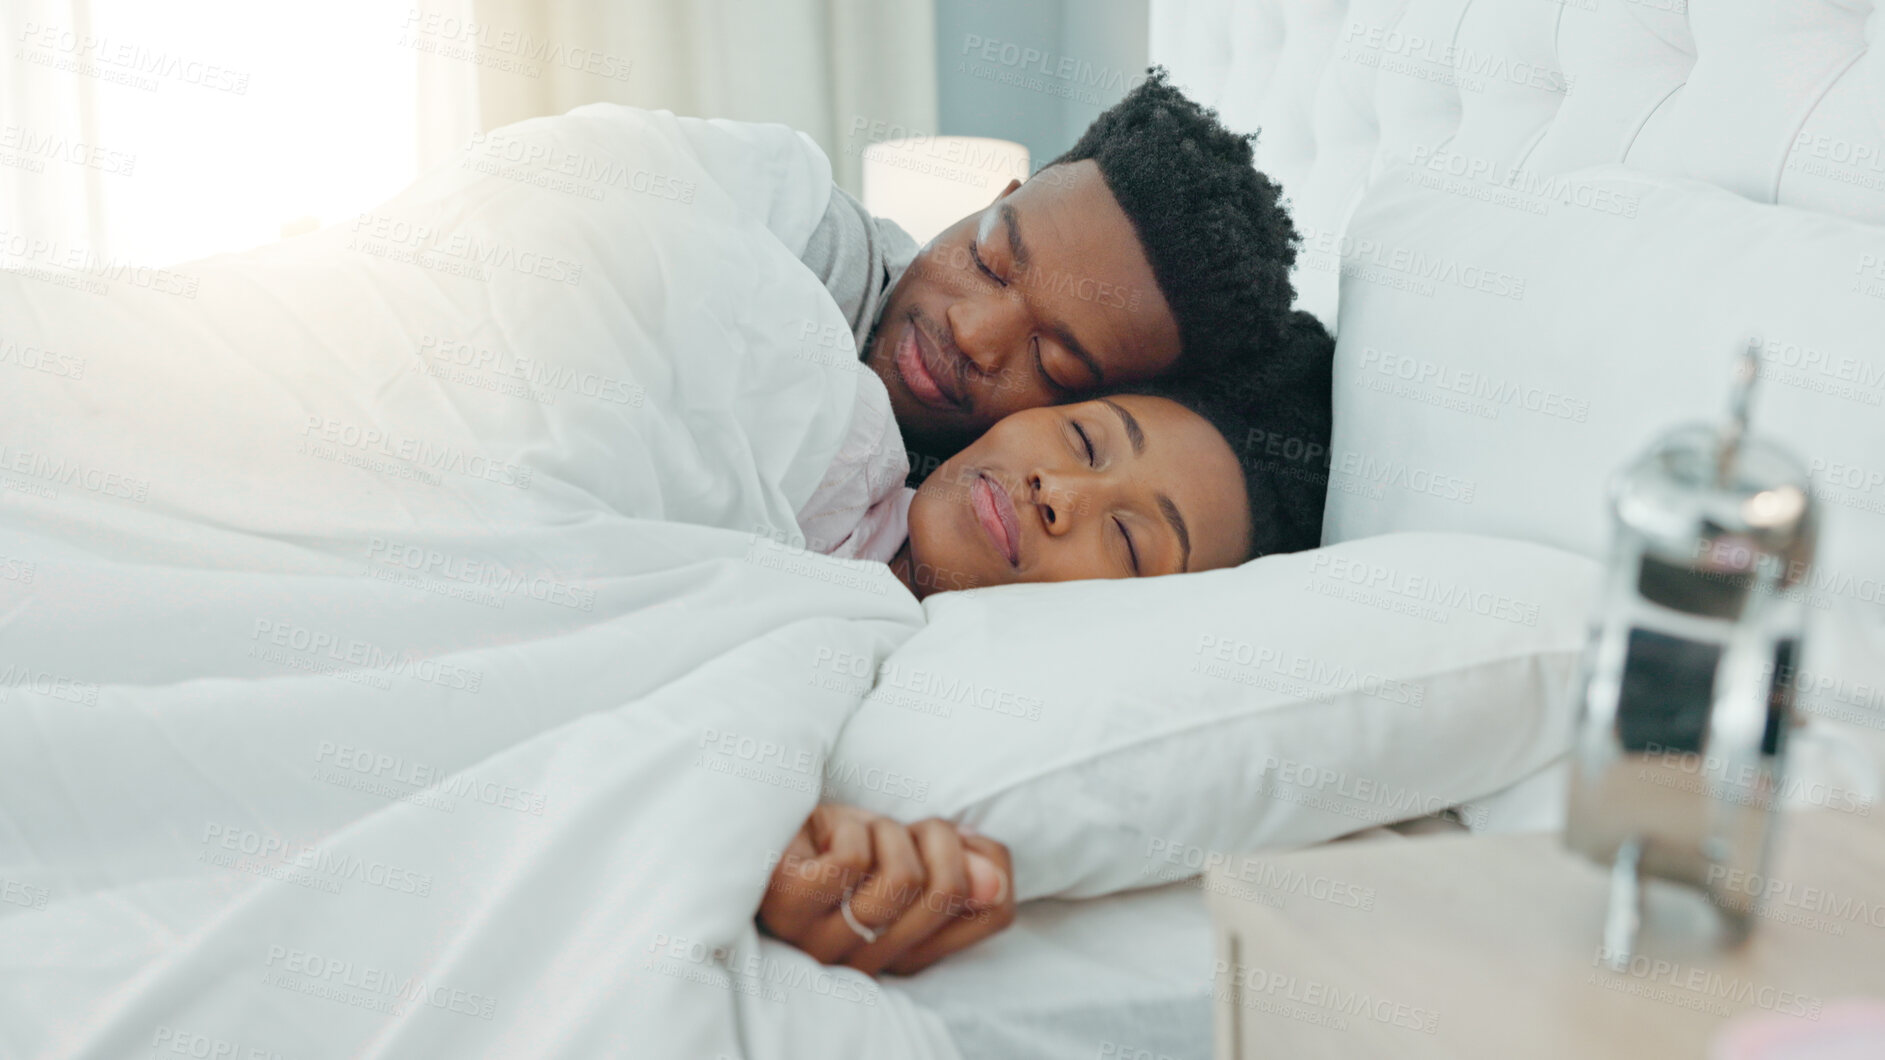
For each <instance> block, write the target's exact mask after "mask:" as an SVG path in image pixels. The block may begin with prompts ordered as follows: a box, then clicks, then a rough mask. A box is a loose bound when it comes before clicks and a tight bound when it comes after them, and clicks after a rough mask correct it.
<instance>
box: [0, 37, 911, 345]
mask: <svg viewBox="0 0 1885 1060" xmlns="http://www.w3.org/2000/svg"><path fill="white" fill-rule="evenodd" d="M931 3H932V0H698V2H691V0H320V2H319V3H302V4H290V3H287V2H286V0H266V2H257V0H0V34H3V35H4V36H0V268H16V269H18V268H35V267H46V266H50V265H57V264H65V263H70V262H72V261H75V260H86V261H93V262H96V261H99V260H107V261H119V260H121V261H125V262H129V263H134V264H141V265H165V264H170V263H174V262H177V261H182V260H186V259H189V258H193V257H200V256H202V255H206V254H211V253H216V252H219V251H227V250H238V249H241V248H243V247H247V246H253V245H255V244H257V243H261V242H267V241H270V240H274V239H277V238H280V237H282V236H283V235H291V234H294V233H295V232H298V231H303V230H306V229H309V228H312V227H316V226H319V225H323V224H334V223H339V222H343V221H346V220H348V219H349V218H351V217H353V216H355V215H356V214H358V213H360V212H361V211H363V210H367V209H370V208H371V207H372V206H373V205H374V204H375V203H377V202H379V201H381V200H383V199H384V198H386V197H387V196H389V195H391V194H392V193H393V192H395V191H397V190H398V189H399V188H400V187H402V186H404V185H405V184H407V183H409V182H410V181H411V180H412V179H413V177H414V176H415V175H416V174H417V172H418V171H419V170H421V169H423V168H424V167H426V166H428V165H430V164H432V163H433V162H436V161H438V160H440V159H442V158H445V157H446V156H448V155H449V154H451V153H452V152H454V151H456V150H457V149H458V148H459V147H461V146H462V145H463V144H464V142H465V140H466V139H467V138H468V137H469V136H470V135H471V134H472V133H475V132H477V131H479V130H481V129H482V130H489V129H493V128H496V127H497V126H499V125H503V124H506V123H508V122H511V121H516V120H518V119H521V118H527V117H533V116H536V115H541V114H559V113H562V112H563V111H566V110H568V109H569V108H571V107H574V106H578V105H581V104H583V103H588V102H592V101H597V100H608V101H615V102H622V103H632V104H635V105H637V106H643V107H665V108H667V109H670V110H674V111H676V112H679V113H683V114H695V115H701V116H706V117H726V118H737V119H742V120H747V121H777V122H784V123H786V124H788V125H792V126H794V127H796V128H799V129H803V130H805V131H806V132H807V133H809V134H811V136H812V137H813V138H814V139H816V140H817V141H818V143H819V145H820V146H822V147H823V148H824V149H825V151H826V153H827V154H829V155H830V156H831V160H832V165H833V170H834V175H835V176H836V178H837V180H838V182H839V183H840V184H841V185H843V186H844V187H846V188H847V189H849V190H850V191H852V192H853V193H854V194H855V193H857V192H858V191H859V187H858V172H859V158H860V155H861V153H862V151H863V149H864V148H865V147H866V146H868V145H869V143H870V141H871V140H872V139H882V138H885V137H886V136H897V135H908V134H912V133H919V132H921V133H930V132H934V131H935V127H936V62H935V29H934V15H933V12H932V9H931ZM3 324H4V322H3V321H0V326H3Z"/></svg>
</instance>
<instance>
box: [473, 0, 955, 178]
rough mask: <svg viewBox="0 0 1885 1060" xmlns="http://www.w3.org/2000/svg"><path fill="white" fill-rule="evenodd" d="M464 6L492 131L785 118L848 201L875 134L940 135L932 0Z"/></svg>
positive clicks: (526, 0) (483, 112)
mask: <svg viewBox="0 0 1885 1060" xmlns="http://www.w3.org/2000/svg"><path fill="white" fill-rule="evenodd" d="M465 2H466V3H470V4H473V5H474V6H475V9H476V11H475V15H476V17H477V18H478V19H479V21H480V22H481V23H482V24H481V26H480V28H479V30H478V31H477V33H476V38H477V40H478V42H479V45H480V51H479V62H478V64H477V66H476V70H477V85H478V91H477V102H478V107H479V113H478V124H480V125H481V126H482V127H483V128H485V129H491V128H495V127H497V126H499V125H503V124H505V123H507V122H512V121H516V120H518V119H520V118H528V117H533V116H536V115H540V114H560V113H562V112H563V111H566V110H568V109H570V108H571V107H574V106H578V105H580V104H583V103H589V102H594V101H597V100H607V101H612V102H617V103H630V104H634V105H635V106H639V107H658V108H666V109H668V110H672V111H675V112H676V113H680V114H694V115H701V116H704V117H717V118H735V119H739V120H742V121H776V122H783V123H785V124H787V125H790V126H792V127H794V128H797V129H802V130H804V131H805V132H806V133H808V134H810V136H811V137H812V138H813V139H814V140H816V141H817V142H818V144H819V146H820V147H823V148H824V149H825V153H826V154H827V155H829V156H830V157H831V161H832V168H833V172H834V175H835V176H836V178H837V180H838V183H839V184H840V185H842V186H844V187H845V188H846V189H847V190H849V191H851V192H852V193H853V194H857V193H858V190H859V189H858V173H859V159H860V156H861V155H862V152H863V149H864V148H865V147H867V146H869V143H870V141H871V138H872V137H873V136H875V137H876V138H877V139H883V138H885V137H886V136H887V135H908V134H912V133H934V132H935V131H936V30H935V14H934V9H933V6H932V0H465ZM440 28H441V29H443V27H440ZM539 57H540V58H539ZM873 130H875V131H874V132H873Z"/></svg>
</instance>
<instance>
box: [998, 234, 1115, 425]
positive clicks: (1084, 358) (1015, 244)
mask: <svg viewBox="0 0 1885 1060" xmlns="http://www.w3.org/2000/svg"><path fill="white" fill-rule="evenodd" d="M995 214H996V216H998V217H1000V218H1001V226H1002V227H1003V228H1005V229H1007V230H1008V255H1009V256H1010V257H1011V258H1013V259H1014V263H1015V268H1016V270H1017V271H1020V272H1026V271H1027V269H1028V267H1029V264H1030V263H1031V261H1032V260H1033V259H1032V258H1030V257H1029V255H1028V244H1027V241H1026V240H1024V239H1022V238H1021V215H1020V214H1019V213H1017V212H1016V211H1015V208H1014V206H1013V205H1012V204H1010V203H1008V202H1007V201H1005V200H1004V201H1003V202H1002V203H1001V204H1000V205H999V206H997V207H995ZM1047 330H1048V331H1049V332H1051V333H1052V334H1053V336H1054V337H1055V338H1057V339H1059V340H1060V344H1061V345H1062V346H1065V347H1066V348H1067V352H1068V353H1071V354H1073V355H1074V357H1075V358H1077V359H1078V360H1079V361H1080V363H1081V364H1084V365H1086V367H1087V371H1089V372H1092V373H1093V385H1094V386H1096V387H1097V386H1099V385H1101V384H1103V383H1105V382H1106V372H1105V370H1104V369H1102V368H1101V367H1100V359H1099V358H1098V357H1095V356H1093V354H1092V353H1090V352H1088V350H1087V348H1086V347H1085V346H1083V345H1081V343H1080V340H1079V339H1077V338H1074V336H1073V330H1072V329H1071V328H1069V327H1067V325H1066V324H1064V323H1061V322H1059V321H1053V322H1050V323H1049V324H1048V325H1047Z"/></svg>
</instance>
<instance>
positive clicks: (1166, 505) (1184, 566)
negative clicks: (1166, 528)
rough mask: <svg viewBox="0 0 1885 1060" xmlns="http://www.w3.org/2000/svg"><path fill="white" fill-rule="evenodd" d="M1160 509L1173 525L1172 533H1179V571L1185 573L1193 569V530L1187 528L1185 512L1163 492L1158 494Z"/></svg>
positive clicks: (1167, 520) (1166, 519)
mask: <svg viewBox="0 0 1885 1060" xmlns="http://www.w3.org/2000/svg"><path fill="white" fill-rule="evenodd" d="M1158 510H1159V514H1161V515H1163V516H1165V521H1166V522H1168V523H1170V524H1171V525H1172V533H1174V534H1177V535H1178V573H1180V574H1183V573H1185V572H1186V571H1188V570H1190V569H1191V531H1190V530H1188V529H1186V528H1185V516H1184V513H1182V512H1180V511H1179V510H1178V505H1176V504H1173V503H1172V499H1171V498H1170V497H1167V496H1166V495H1164V494H1163V493H1161V494H1159V495H1158Z"/></svg>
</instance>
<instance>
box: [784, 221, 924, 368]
mask: <svg viewBox="0 0 1885 1060" xmlns="http://www.w3.org/2000/svg"><path fill="white" fill-rule="evenodd" d="M916 251H917V246H916V240H914V239H911V238H910V235H909V233H908V232H905V231H904V230H903V229H902V228H900V227H898V226H897V223H896V222H895V221H889V220H885V219H884V218H881V217H872V216H871V215H870V214H869V213H868V212H866V211H865V209H864V205H863V204H862V203H860V202H858V201H857V200H856V199H853V198H852V197H851V196H850V195H848V194H846V193H845V190H844V189H843V188H840V187H837V186H835V185H834V186H833V187H832V189H831V202H830V204H829V205H827V206H826V207H825V216H824V218H823V219H821V220H820V221H819V222H818V227H817V228H815V229H813V230H812V237H811V240H810V241H809V242H807V243H806V244H805V253H804V254H801V255H800V256H799V260H800V261H802V262H804V263H805V267H806V268H808V269H810V270H812V272H814V273H816V274H817V276H818V278H819V279H820V280H822V281H824V284H825V290H827V291H830V292H831V297H832V298H834V299H836V300H837V302H838V308H840V309H842V310H844V317H845V319H846V320H848V321H850V322H851V334H852V335H854V336H856V338H857V350H858V355H859V356H860V357H861V356H863V354H864V344H865V342H866V341H868V340H869V338H870V333H871V329H872V328H874V327H876V326H877V315H878V314H879V313H882V312H883V311H884V302H885V301H886V300H887V299H888V298H889V297H890V291H891V289H892V288H894V287H895V286H896V285H897V280H898V278H899V277H901V276H902V275H903V270H904V269H907V268H909V267H910V262H911V261H912V260H913V259H914V258H915V257H916Z"/></svg>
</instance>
